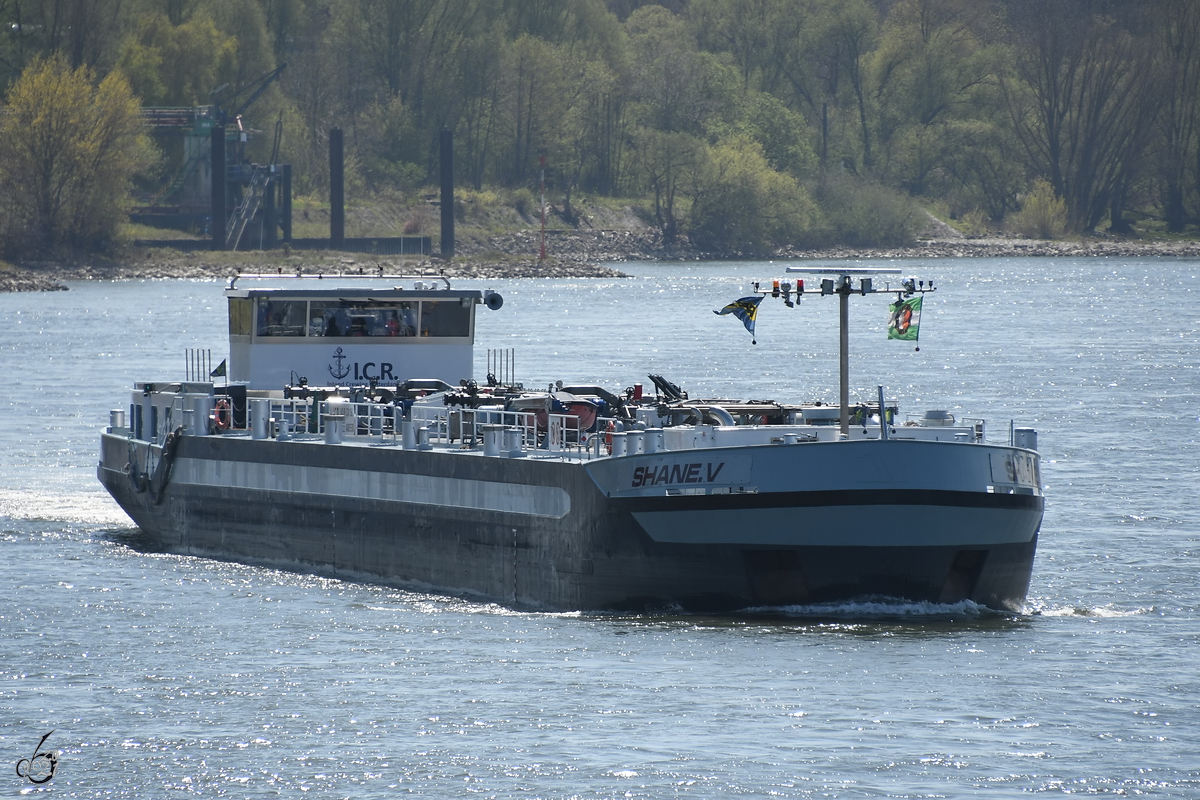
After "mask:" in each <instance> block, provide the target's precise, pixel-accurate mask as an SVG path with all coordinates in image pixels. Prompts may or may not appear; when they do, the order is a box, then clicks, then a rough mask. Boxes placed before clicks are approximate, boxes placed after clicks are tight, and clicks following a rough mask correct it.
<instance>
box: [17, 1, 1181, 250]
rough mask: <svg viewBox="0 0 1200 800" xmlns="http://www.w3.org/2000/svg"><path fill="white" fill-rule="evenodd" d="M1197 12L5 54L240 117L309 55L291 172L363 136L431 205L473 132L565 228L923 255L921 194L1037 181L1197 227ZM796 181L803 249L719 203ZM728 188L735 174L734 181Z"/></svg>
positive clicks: (91, 39)
mask: <svg viewBox="0 0 1200 800" xmlns="http://www.w3.org/2000/svg"><path fill="white" fill-rule="evenodd" d="M1198 9H1200V4H1197V3H1196V2H1195V0H1146V2H1145V3H1139V4H1120V3H1101V4H1097V3H1094V2H1089V0H1055V2H1053V3H1048V2H1045V0H889V1H888V2H879V1H878V0H687V2H671V3H647V2H642V1H641V0H627V1H625V2H614V1H613V0H556V2H546V0H537V1H536V2H527V1H525V0H521V2H508V1H506V2H496V0H404V1H403V2H401V1H400V0H322V1H321V2H317V1H316V0H243V1H242V2H230V1H229V0H62V2H58V1H57V0H56V2H53V3H51V2H24V0H20V2H9V3H0V23H4V24H5V26H6V27H5V29H4V30H5V31H6V34H5V36H4V37H0V65H3V67H4V68H5V69H7V70H8V71H9V73H8V74H9V78H10V80H15V78H16V76H17V75H19V74H20V72H21V70H22V69H23V68H24V66H25V65H27V64H29V63H31V62H32V61H34V60H36V59H39V58H41V59H45V58H49V57H59V58H61V59H63V60H64V61H65V63H66V64H67V65H68V66H70V67H71V68H72V69H74V68H77V67H79V66H86V67H87V68H89V69H91V70H93V72H94V73H95V74H96V75H97V76H99V77H104V76H106V75H108V74H109V73H111V72H115V71H120V72H121V73H123V74H124V75H125V76H126V77H127V79H128V81H129V83H130V85H131V87H132V90H133V92H134V93H135V94H136V95H137V96H139V97H140V98H141V99H142V101H143V102H144V103H145V104H146V105H182V106H190V105H193V104H197V105H207V104H209V103H212V102H214V101H216V102H220V103H222V105H223V106H225V107H226V110H232V106H234V105H235V103H234V102H233V100H232V98H233V97H234V96H235V95H236V94H237V93H238V92H239V91H241V90H243V89H245V88H246V87H247V86H248V85H249V84H250V83H251V82H252V81H254V80H255V79H257V78H258V77H259V76H261V75H263V74H264V73H266V72H267V71H269V70H271V69H272V68H274V67H275V65H276V64H279V63H282V62H283V61H287V62H288V65H289V66H288V69H287V70H286V71H285V72H284V73H283V75H282V77H281V79H280V81H278V82H277V83H275V84H273V85H272V86H270V87H269V88H268V90H267V91H266V92H265V93H263V94H262V96H261V97H258V98H257V99H256V101H255V103H254V105H253V107H252V108H250V109H249V110H247V112H246V117H245V122H246V124H247V125H248V126H249V127H250V128H251V130H252V135H251V139H250V142H249V143H248V145H247V150H246V154H245V155H246V157H247V158H248V159H250V160H252V161H263V160H265V159H266V158H267V156H268V154H269V149H270V146H271V143H272V137H271V135H270V134H271V129H272V123H273V122H274V121H275V120H276V119H279V118H282V119H283V120H284V135H283V142H282V153H281V160H282V161H285V162H287V163H291V164H292V165H293V181H294V183H293V186H294V189H295V190H296V192H298V193H301V192H302V193H309V194H312V195H315V196H319V195H321V194H323V193H324V192H325V191H326V188H327V180H328V161H327V158H328V154H327V150H326V147H327V143H328V132H329V129H330V128H332V127H335V126H336V127H340V128H342V129H343V130H344V131H345V133H346V136H347V158H348V162H347V180H348V187H347V188H348V190H349V192H350V195H351V196H352V197H353V196H356V195H361V193H363V192H370V193H379V192H398V193H401V194H404V195H412V194H413V193H415V192H416V191H418V190H419V187H420V186H421V185H422V184H428V183H430V182H432V181H433V179H434V177H435V176H436V175H437V171H438V148H437V141H438V132H439V131H440V130H441V129H442V128H443V127H447V128H450V129H452V130H453V131H454V134H455V163H456V169H457V171H458V180H459V185H460V186H464V187H465V186H472V187H476V188H480V187H483V186H485V185H493V186H499V187H502V188H505V189H513V188H520V187H529V186H533V185H536V183H537V181H538V178H539V174H540V171H541V170H540V166H539V165H540V161H541V159H542V158H543V157H544V158H545V160H546V170H545V177H546V185H547V191H548V193H549V194H550V196H552V197H553V198H554V199H555V202H556V204H558V203H561V205H562V207H563V209H564V219H566V220H571V219H573V213H574V212H573V207H572V203H573V200H572V198H573V197H574V196H575V194H577V193H579V192H586V193H588V194H589V195H591V196H605V197H622V196H624V197H634V198H639V200H638V201H636V203H634V204H635V205H638V206H639V207H642V206H643V205H644V206H648V207H649V208H648V213H649V215H650V217H651V218H652V219H653V221H654V223H655V224H657V225H660V226H661V227H662V229H663V233H664V235H665V237H666V238H667V239H668V240H670V239H671V238H673V237H674V236H675V235H676V234H678V233H680V232H682V231H684V230H687V231H689V232H690V233H692V235H699V236H700V237H701V238H704V237H705V236H708V237H710V239H709V240H710V241H711V242H713V243H714V246H716V245H715V243H717V242H724V243H725V244H723V245H722V246H725V247H730V248H737V249H742V250H745V251H747V252H748V251H749V250H751V249H756V248H766V247H769V246H771V243H773V242H775V241H786V240H790V239H793V238H797V237H798V238H799V239H803V240H804V241H816V240H821V241H826V242H833V241H845V242H846V243H858V242H878V241H882V240H890V241H900V240H903V239H904V238H905V237H906V235H907V234H906V233H905V231H906V225H905V224H904V220H905V219H906V213H907V212H906V210H905V204H904V203H903V202H901V200H902V199H903V198H902V194H907V195H909V196H912V197H916V198H920V199H921V201H922V202H924V203H928V202H930V201H932V200H936V201H940V202H944V203H945V204H946V206H947V208H948V209H949V211H950V212H951V213H954V214H957V215H958V216H959V217H960V218H962V217H963V216H964V215H965V214H968V213H970V212H971V211H973V210H975V209H979V210H981V211H982V212H983V213H984V214H985V215H986V217H987V218H988V219H989V220H992V221H995V222H996V223H997V224H1000V223H1002V222H1003V220H1004V218H1005V217H1006V215H1008V214H1010V213H1011V212H1014V211H1015V210H1016V207H1017V202H1016V198H1017V194H1018V192H1019V191H1020V190H1021V189H1022V188H1023V187H1025V186H1027V185H1028V182H1029V179H1030V176H1034V175H1041V176H1045V177H1046V178H1047V180H1049V181H1050V182H1051V184H1052V185H1053V186H1054V187H1055V191H1056V192H1057V195H1058V196H1059V197H1061V198H1063V199H1064V200H1065V202H1066V204H1067V213H1068V220H1069V223H1068V227H1069V228H1071V229H1074V230H1086V229H1089V228H1090V227H1091V226H1093V225H1095V224H1096V222H1097V221H1100V220H1103V219H1112V221H1113V224H1114V225H1115V226H1118V227H1119V226H1120V225H1121V224H1122V222H1123V216H1122V215H1123V213H1126V214H1129V215H1131V214H1132V213H1133V212H1134V211H1136V212H1138V213H1140V214H1150V215H1154V214H1160V215H1161V216H1162V217H1163V218H1164V220H1165V224H1166V225H1167V227H1169V228H1170V229H1171V230H1173V231H1179V230H1182V229H1184V228H1185V227H1187V228H1190V227H1191V226H1192V225H1194V224H1195V221H1196V220H1197V218H1200V125H1198V124H1197V122H1196V120H1197V111H1196V109H1197V108H1200V88H1197V87H1200V81H1198V80H1196V76H1197V75H1200V10H1198ZM221 87H224V88H221ZM246 96H247V95H246V94H242V95H241V98H242V99H245V97H246ZM735 143H737V144H735ZM163 147H164V149H166V150H167V152H168V155H169V157H170V159H171V161H172V164H176V163H178V162H180V161H181V160H182V159H183V157H184V156H183V154H182V144H181V139H179V138H176V139H175V140H174V141H166V140H164V142H163ZM751 152H754V153H757V157H759V158H762V159H764V160H765V170H766V172H763V171H762V170H761V169H759V167H758V166H752V165H751V162H752V161H754V160H755V159H754V158H751V156H750V155H749V154H750V153H751ZM0 168H3V165H0ZM771 174H774V175H776V176H785V177H786V178H788V179H790V180H791V181H793V182H796V181H799V182H800V184H799V185H800V186H808V187H811V189H810V191H811V195H809V194H803V195H802V196H798V199H797V201H796V202H797V203H798V204H799V205H798V208H802V209H808V208H809V206H808V205H806V204H807V203H809V202H815V203H816V204H817V206H818V208H819V213H817V214H816V216H815V217H814V219H816V221H811V220H810V222H809V223H799V222H794V221H793V222H792V223H789V224H788V225H785V226H784V228H786V229H787V230H790V231H793V232H795V231H799V233H796V234H794V235H793V234H786V235H785V234H781V233H779V232H778V231H776V230H774V229H772V228H771V226H770V225H767V226H766V228H765V229H764V228H763V227H762V226H763V225H766V222H765V221H764V220H761V219H759V218H758V217H756V216H755V215H753V214H752V215H750V216H749V218H748V219H741V221H742V222H743V223H745V224H747V225H749V226H750V228H751V230H748V231H747V232H746V233H745V234H744V235H741V236H738V235H733V234H732V233H730V232H728V231H724V232H723V231H721V230H720V228H721V223H720V218H719V217H716V216H711V214H712V213H713V212H712V209H713V208H717V207H721V206H722V204H728V203H730V202H732V201H728V200H721V199H720V198H722V197H743V196H749V197H757V196H760V195H766V196H771V195H773V194H779V193H783V194H784V195H787V193H788V192H789V191H791V189H790V185H789V186H785V185H784V184H783V183H779V184H778V185H776V184H775V183H772V181H776V182H778V181H780V180H781V178H778V177H772V178H771V179H770V180H767V177H766V176H768V175H771ZM831 174H836V176H837V177H836V179H833V178H830V177H829V176H830V175H831ZM725 175H728V176H734V177H731V178H730V180H731V181H733V182H734V185H731V186H730V187H728V188H727V189H726V190H725V191H724V192H721V191H716V190H714V188H713V181H714V180H722V179H723V178H721V176H725ZM750 176H754V177H753V179H751V177H750ZM738 181H740V183H738ZM750 187H753V188H750ZM862 187H870V188H862ZM885 190H886V191H885ZM1027 205H1028V204H1027ZM465 208H466V207H465ZM467 210H468V211H469V208H467ZM805 214H807V211H804V212H803V213H801V214H800V216H801V217H804V216H805ZM706 215H710V216H707V217H706ZM872 217H874V220H872V219H871V218H872ZM698 221H699V222H700V223H701V224H697V223H698Z"/></svg>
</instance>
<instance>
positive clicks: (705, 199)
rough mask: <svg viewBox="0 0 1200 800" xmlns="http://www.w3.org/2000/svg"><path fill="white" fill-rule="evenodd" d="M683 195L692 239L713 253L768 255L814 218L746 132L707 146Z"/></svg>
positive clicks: (799, 235)
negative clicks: (686, 196) (687, 199)
mask: <svg viewBox="0 0 1200 800" xmlns="http://www.w3.org/2000/svg"><path fill="white" fill-rule="evenodd" d="M688 194H689V195H690V197H691V201H692V204H691V212H690V214H689V216H688V225H687V227H688V234H689V236H690V238H691V240H692V242H693V243H694V244H696V245H698V246H700V247H702V248H704V249H707V250H710V251H713V252H718V253H739V254H743V255H767V254H769V253H771V252H772V251H773V250H776V249H778V248H780V247H781V246H784V245H787V244H792V243H794V242H797V241H802V240H803V239H804V238H805V237H806V236H807V235H808V233H809V231H810V230H811V228H812V226H813V222H814V218H815V217H816V209H815V207H814V205H813V202H812V199H811V198H810V197H809V196H808V193H807V192H806V191H805V190H804V189H803V188H802V187H801V186H800V185H799V184H798V183H797V182H796V179H795V178H793V177H792V176H790V175H785V174H783V173H780V172H776V171H775V170H773V169H771V167H770V165H769V164H768V163H767V159H766V157H765V156H764V155H763V149H762V146H761V145H759V144H758V143H757V142H754V141H753V140H751V139H750V138H749V137H745V136H741V137H734V138H731V139H727V140H725V141H723V142H721V143H719V144H718V145H716V146H715V147H711V148H707V149H706V151H705V152H704V156H703V161H702V164H701V166H700V168H699V169H697V170H696V171H695V173H694V177H693V182H692V184H691V185H690V187H689V190H688Z"/></svg>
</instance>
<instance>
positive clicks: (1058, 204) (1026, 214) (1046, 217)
mask: <svg viewBox="0 0 1200 800" xmlns="http://www.w3.org/2000/svg"><path fill="white" fill-rule="evenodd" d="M1010 224H1011V226H1012V229H1013V230H1015V231H1016V232H1017V233H1019V234H1021V235H1022V236H1027V237H1029V238H1030V239H1061V238H1062V236H1063V234H1064V233H1066V231H1067V203H1066V201H1064V200H1063V199H1062V198H1061V197H1059V196H1058V195H1057V194H1056V193H1055V191H1054V187H1053V186H1052V185H1051V184H1050V182H1049V181H1046V180H1039V181H1037V182H1036V183H1034V184H1033V191H1031V192H1030V193H1029V194H1028V195H1027V196H1026V197H1025V198H1024V202H1023V203H1022V204H1021V210H1020V211H1019V212H1017V213H1016V214H1014V215H1013V216H1012V217H1011V221H1010Z"/></svg>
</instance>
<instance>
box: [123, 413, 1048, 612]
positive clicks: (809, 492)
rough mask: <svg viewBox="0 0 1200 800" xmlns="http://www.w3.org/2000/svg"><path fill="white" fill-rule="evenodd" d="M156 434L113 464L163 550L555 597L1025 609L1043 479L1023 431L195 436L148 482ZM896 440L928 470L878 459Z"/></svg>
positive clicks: (666, 603)
mask: <svg viewBox="0 0 1200 800" xmlns="http://www.w3.org/2000/svg"><path fill="white" fill-rule="evenodd" d="M146 447H148V445H146V443H144V442H131V440H129V439H128V438H126V437H124V436H121V435H117V434H112V433H106V434H104V436H103V447H102V450H103V456H102V461H101V464H100V467H99V478H100V480H101V482H102V483H103V484H104V485H105V487H106V488H107V489H108V491H109V492H110V493H111V494H112V495H113V497H114V498H115V499H116V500H117V502H118V503H119V504H120V505H121V507H122V508H123V509H124V510H125V511H126V512H127V513H128V514H129V515H130V517H131V518H132V519H133V520H134V521H135V523H137V525H138V526H139V528H141V529H142V531H143V532H144V533H145V534H146V536H147V537H148V539H149V541H150V542H152V543H153V546H154V547H156V548H158V549H161V550H164V551H167V552H172V553H180V554H186V555H193V556H203V557H209V558H216V559H222V560H229V561H236V562H241V563H249V564H256V565H264V566H270V567H276V568H283V569H288V570H293V571H299V572H307V573H316V574H323V575H329V576H335V577H340V578H345V579H351V580H366V581H372V582H378V583H382V584H387V585H392V586H397V587H401V588H408V589H417V590H428V591H435V592H439V593H446V594H453V595H460V596H465V597H470V598H472V599H477V600H484V601H493V602H498V603H503V604H506V605H512V606H515V607H527V608H538V609H547V610H610V609H611V610H642V609H647V608H650V609H655V608H659V609H661V608H682V609H686V610H700V611H722V610H733V609H740V608H747V607H761V606H780V605H791V604H804V603H819V602H833V601H841V600H851V599H855V598H862V597H868V596H874V597H879V596H886V597H894V598H900V599H904V600H910V601H928V602H935V603H954V602H958V601H961V600H972V601H974V602H977V603H979V604H981V605H985V606H988V607H992V608H996V609H1002V610H1019V609H1020V607H1021V604H1022V602H1023V601H1024V599H1025V596H1026V593H1027V591H1028V587H1029V580H1030V575H1031V571H1032V566H1033V560H1034V554H1035V550H1036V544H1037V533H1038V528H1039V526H1040V523H1041V518H1042V498H1041V497H1040V495H1037V494H1035V493H1029V492H1027V491H1025V492H1022V491H1013V490H1006V491H1002V490H998V489H1003V487H997V486H995V485H994V480H993V478H992V477H991V473H992V472H994V471H995V470H996V466H995V464H996V461H997V459H998V458H1000V459H1003V458H1011V457H1012V453H1013V452H1014V451H1013V450H1012V449H1011V448H990V447H985V446H971V445H947V444H943V445H941V446H937V445H930V444H929V443H917V442H912V443H905V442H872V443H868V442H862V443H853V444H850V443H832V444H830V445H828V446H825V445H794V446H789V447H758V448H735V449H730V450H727V451H720V452H719V451H712V452H705V453H702V454H700V455H699V456H698V455H697V454H696V453H695V452H685V453H675V454H670V455H666V456H664V455H662V454H659V455H639V456H631V457H626V458H621V459H597V460H595V461H591V462H587V461H568V460H555V459H549V458H547V459H539V458H511V459H510V458H503V457H500V458H496V457H483V456H478V455H469V454H463V453H455V452H444V451H442V452H439V451H414V450H401V449H398V448H394V447H388V448H385V447H363V446H336V445H326V444H324V443H322V442H280V441H275V440H266V441H261V440H251V439H249V438H245V437H222V436H194V437H192V436H187V437H182V439H181V440H180V443H179V446H178V448H177V449H176V450H175V452H174V453H173V459H172V464H171V470H170V477H169V480H165V481H163V482H162V484H161V486H159V487H158V489H157V490H154V489H153V488H151V489H150V490H147V489H146V487H145V485H140V486H139V484H138V481H136V480H131V479H130V476H129V474H128V472H127V467H126V465H127V463H128V462H130V461H135V460H137V459H139V458H141V456H139V455H138V454H137V452H136V451H137V449H138V448H142V449H143V450H144V449H145V448H146ZM131 448H132V451H133V458H131V457H130V453H131ZM878 448H891V449H890V450H886V451H881V450H879V449H878ZM881 453H886V455H887V456H888V457H889V458H895V457H897V456H898V457H899V460H900V461H901V462H903V463H905V464H908V465H909V466H910V469H907V470H905V471H904V474H902V475H896V474H892V473H891V472H889V471H888V470H886V469H885V470H883V472H879V471H874V472H873V471H871V470H866V471H864V469H863V464H868V463H874V462H876V461H879V457H880V454H881ZM1033 457H1034V458H1036V456H1033ZM698 458H700V459H702V460H697V459H698ZM689 459H690V460H689ZM143 463H144V462H143ZM639 468H640V471H639ZM714 473H715V474H714ZM649 475H653V476H654V479H652V480H649V481H648V480H647V476H649ZM672 476H677V477H678V478H679V481H678V482H676V483H672ZM692 477H695V478H698V480H697V481H695V485H692V484H689V483H688V481H689V480H690V478H692ZM706 477H711V478H714V479H715V480H710V481H708V482H707V483H706V482H705V478H706ZM659 478H661V479H662V480H661V481H660V480H658V479H659ZM989 481H990V483H989ZM144 483H145V482H143V484H144ZM660 484H662V485H660ZM985 484H986V485H985ZM934 487H939V488H934ZM946 487H949V488H946Z"/></svg>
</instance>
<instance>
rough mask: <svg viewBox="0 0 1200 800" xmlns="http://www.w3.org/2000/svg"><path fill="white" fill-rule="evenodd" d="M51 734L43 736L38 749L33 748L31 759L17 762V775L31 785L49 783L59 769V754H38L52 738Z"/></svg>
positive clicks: (52, 752) (48, 752)
mask: <svg viewBox="0 0 1200 800" xmlns="http://www.w3.org/2000/svg"><path fill="white" fill-rule="evenodd" d="M50 733H54V731H50ZM50 733H47V734H46V735H45V736H43V737H42V740H41V741H40V742H38V745H37V747H35V748H33V755H32V756H31V757H30V758H22V759H21V760H20V761H18V762H17V775H18V776H19V777H21V778H25V779H26V780H27V781H29V782H30V783H47V782H49V780H50V779H51V778H53V777H54V770H55V769H56V768H57V767H58V754H57V753H55V752H54V751H53V750H43V751H42V752H40V753H39V752H38V751H39V750H41V749H42V745H44V744H45V743H46V740H47V739H49V738H50Z"/></svg>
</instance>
